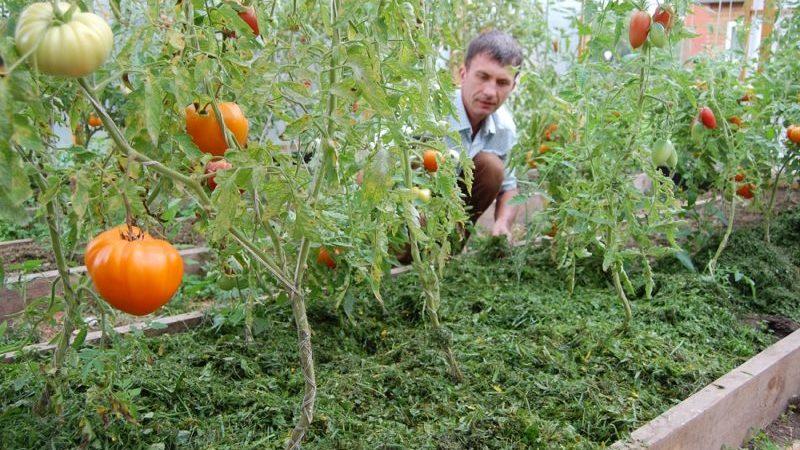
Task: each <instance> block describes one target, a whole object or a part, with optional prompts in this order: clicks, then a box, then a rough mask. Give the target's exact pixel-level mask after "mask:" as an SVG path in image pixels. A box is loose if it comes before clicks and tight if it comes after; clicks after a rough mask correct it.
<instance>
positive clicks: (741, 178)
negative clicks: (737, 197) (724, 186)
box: [733, 172, 744, 183]
mask: <svg viewBox="0 0 800 450" xmlns="http://www.w3.org/2000/svg"><path fill="white" fill-rule="evenodd" d="M733 181H735V182H737V183H741V182H742V181H744V174H743V173H741V172H739V173H737V174H736V175H735V176H734V177H733Z"/></svg>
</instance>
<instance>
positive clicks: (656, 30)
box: [647, 22, 667, 48]
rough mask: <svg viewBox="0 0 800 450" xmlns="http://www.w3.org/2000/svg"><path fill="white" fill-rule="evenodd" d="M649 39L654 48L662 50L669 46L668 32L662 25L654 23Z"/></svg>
mask: <svg viewBox="0 0 800 450" xmlns="http://www.w3.org/2000/svg"><path fill="white" fill-rule="evenodd" d="M647 39H648V40H649V41H650V43H651V44H653V46H655V47H658V48H661V47H663V46H665V45H666V44H667V32H666V30H664V26H663V25H661V24H660V23H657V22H656V23H654V24H653V25H652V26H651V27H650V34H648V35H647Z"/></svg>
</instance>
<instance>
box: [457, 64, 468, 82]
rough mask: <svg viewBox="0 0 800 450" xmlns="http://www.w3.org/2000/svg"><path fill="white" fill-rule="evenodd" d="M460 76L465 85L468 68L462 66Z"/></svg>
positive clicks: (459, 71)
mask: <svg viewBox="0 0 800 450" xmlns="http://www.w3.org/2000/svg"><path fill="white" fill-rule="evenodd" d="M458 75H459V76H461V82H462V83H463V82H464V79H465V78H466V77H467V66H465V65H464V64H462V65H461V67H459V68H458Z"/></svg>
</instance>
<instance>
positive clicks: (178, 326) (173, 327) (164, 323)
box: [2, 311, 205, 363]
mask: <svg viewBox="0 0 800 450" xmlns="http://www.w3.org/2000/svg"><path fill="white" fill-rule="evenodd" d="M204 316H205V312H204V311H194V312H190V313H185V314H178V315H175V316H168V317H164V318H161V319H155V320H153V321H147V322H136V323H132V324H130V325H123V326H119V327H116V328H114V331H116V332H117V333H119V334H128V333H130V332H132V331H134V330H142V332H143V333H144V334H145V335H146V336H158V335H161V334H172V333H180V332H182V331H186V330H188V329H189V328H192V327H194V326H197V325H199V324H200V323H201V322H202V321H203V317H204ZM151 323H158V324H160V325H159V326H156V327H152V326H150V324H151ZM76 335H77V332H76V333H73V335H72V338H71V339H70V342H72V341H73V340H74V339H75V336H76ZM102 338H103V333H102V332H101V331H92V332H89V333H86V340H85V341H84V344H93V343H96V342H98V341H99V340H100V339H102ZM55 348H56V346H55V345H54V344H48V343H40V344H33V345H28V346H26V347H24V348H23V349H22V350H18V351H12V352H8V353H5V354H3V357H2V361H3V362H5V363H10V362H14V361H15V360H16V359H17V357H18V356H20V353H22V354H25V353H45V352H51V351H53V350H55Z"/></svg>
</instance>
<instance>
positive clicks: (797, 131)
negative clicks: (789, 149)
mask: <svg viewBox="0 0 800 450" xmlns="http://www.w3.org/2000/svg"><path fill="white" fill-rule="evenodd" d="M786 137H787V138H788V139H789V140H790V141H792V142H794V143H795V144H800V126H798V125H791V126H789V129H788V130H786Z"/></svg>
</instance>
